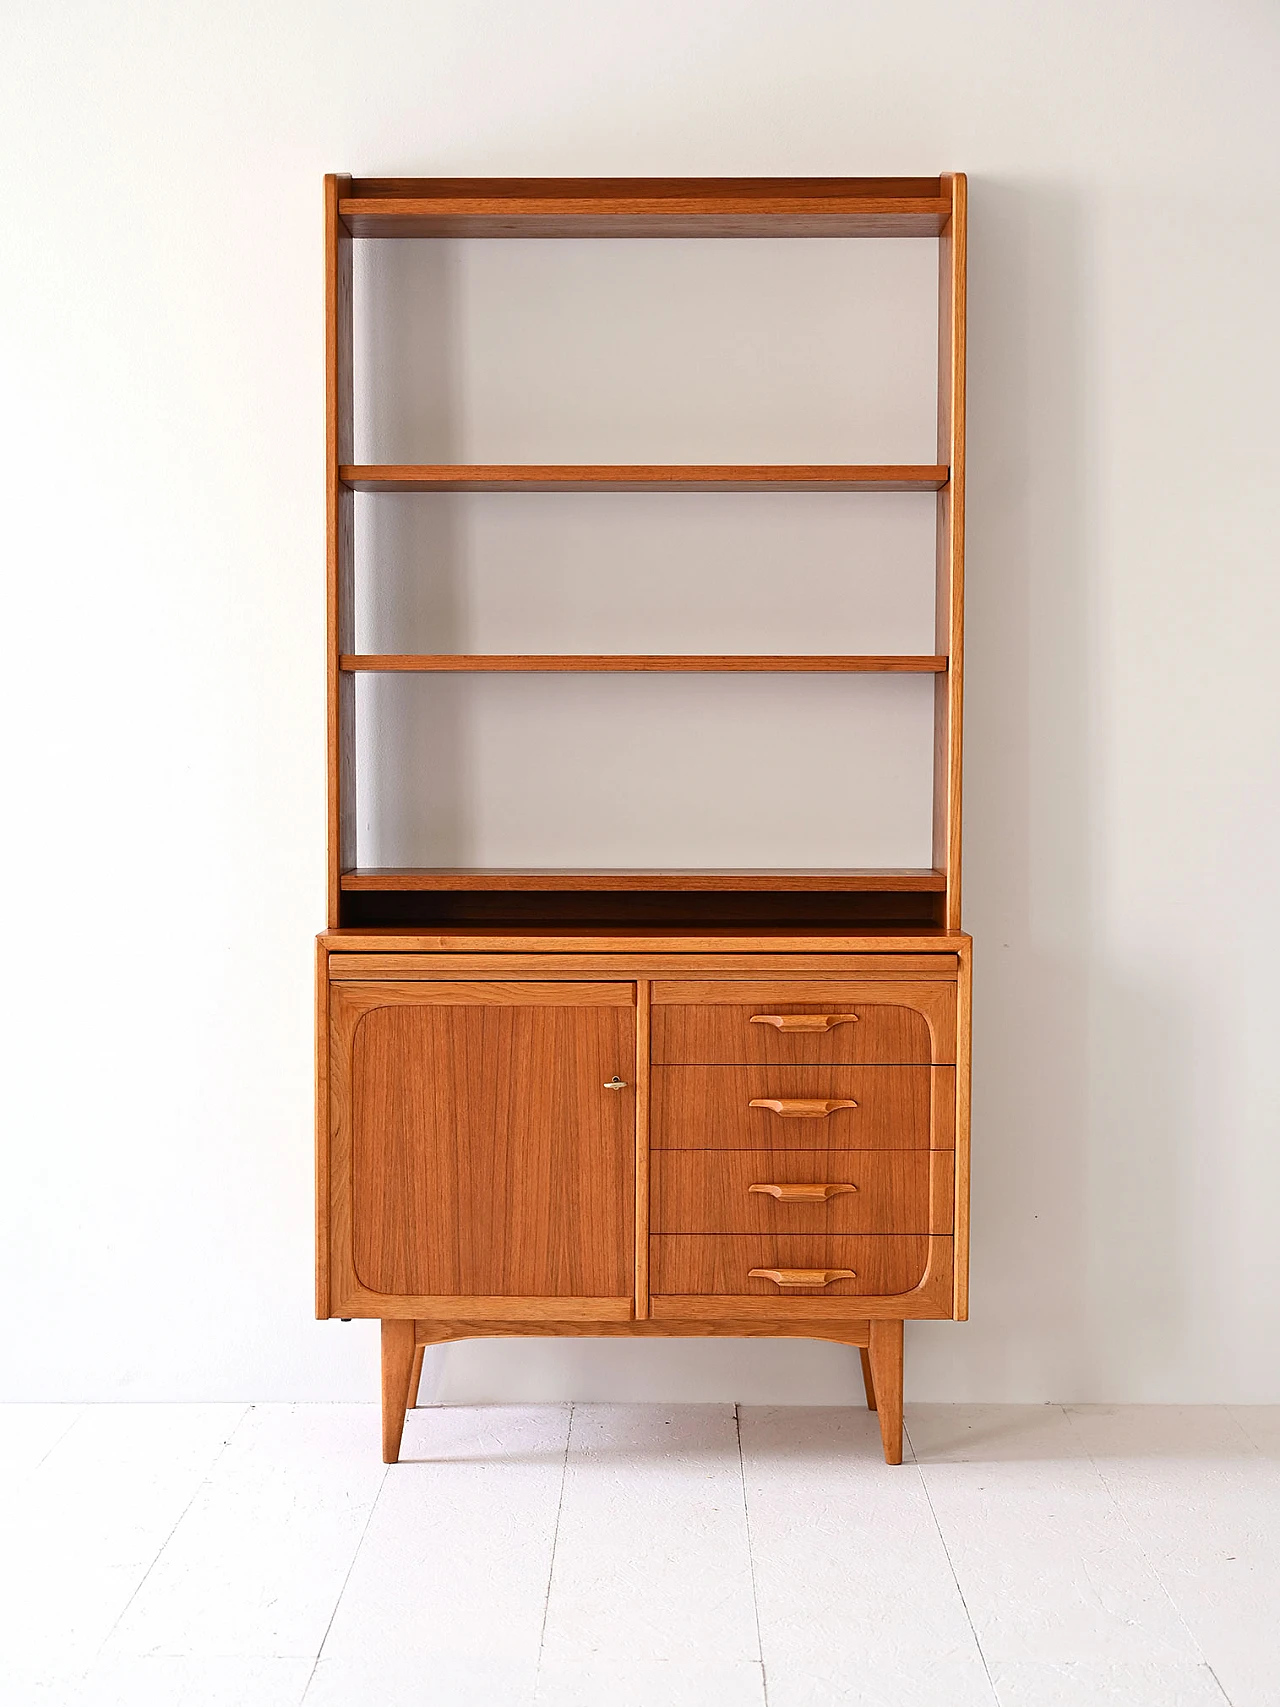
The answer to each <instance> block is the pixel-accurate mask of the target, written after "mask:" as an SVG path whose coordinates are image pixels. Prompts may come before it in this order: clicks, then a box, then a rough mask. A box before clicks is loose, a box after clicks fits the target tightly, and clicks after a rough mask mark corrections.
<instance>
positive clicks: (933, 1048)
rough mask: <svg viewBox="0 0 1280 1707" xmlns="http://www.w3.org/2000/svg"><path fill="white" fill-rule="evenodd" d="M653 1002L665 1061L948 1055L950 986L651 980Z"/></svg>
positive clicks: (951, 1046)
mask: <svg viewBox="0 0 1280 1707" xmlns="http://www.w3.org/2000/svg"><path fill="white" fill-rule="evenodd" d="M686 997H688V998H689V999H685V998H686ZM653 1004H654V1006H653V1059H654V1061H655V1062H660V1063H662V1064H664V1065H698V1064H707V1063H727V1064H733V1063H739V1064H744V1065H746V1064H750V1063H755V1062H760V1063H765V1062H769V1063H777V1064H778V1065H797V1066H798V1065H804V1064H813V1065H816V1064H818V1063H822V1062H832V1063H850V1064H854V1063H863V1062H875V1063H888V1064H894V1063H904V1062H905V1063H917V1062H918V1063H924V1064H928V1063H929V1062H931V1061H947V1062H954V1060H955V987H954V985H950V984H943V983H938V984H933V985H911V984H884V985H882V986H880V987H879V988H875V987H871V986H868V985H867V984H866V983H855V982H853V981H849V982H848V983H824V984H808V983H803V982H800V981H796V982H795V983H773V984H753V983H747V982H737V981H735V980H732V979H725V980H723V981H717V982H714V983H711V982H708V983H705V984H693V983H689V984H682V983H675V982H666V981H658V982H656V983H655V984H654V986H653Z"/></svg>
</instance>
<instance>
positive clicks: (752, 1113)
mask: <svg viewBox="0 0 1280 1707" xmlns="http://www.w3.org/2000/svg"><path fill="white" fill-rule="evenodd" d="M650 1097H651V1105H650V1137H649V1142H650V1145H651V1147H652V1148H653V1149H655V1150H915V1149H920V1150H927V1149H929V1148H930V1147H932V1148H933V1149H935V1150H951V1149H954V1148H955V1068H954V1067H655V1068H654V1069H653V1075H652V1080H651V1090H650Z"/></svg>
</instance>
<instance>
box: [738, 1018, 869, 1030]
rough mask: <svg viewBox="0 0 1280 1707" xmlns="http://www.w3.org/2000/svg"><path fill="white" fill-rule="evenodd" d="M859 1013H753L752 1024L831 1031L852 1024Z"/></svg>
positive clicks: (779, 1028) (782, 1028)
mask: <svg viewBox="0 0 1280 1707" xmlns="http://www.w3.org/2000/svg"><path fill="white" fill-rule="evenodd" d="M857 1017H858V1016H857V1014H752V1016H751V1023H752V1025H775V1026H777V1028H778V1030H779V1031H830V1030H832V1029H833V1027H835V1026H837V1025H851V1024H852V1023H853V1022H854V1020H856V1019H857Z"/></svg>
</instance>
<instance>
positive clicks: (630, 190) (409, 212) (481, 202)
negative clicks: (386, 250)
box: [338, 178, 952, 237]
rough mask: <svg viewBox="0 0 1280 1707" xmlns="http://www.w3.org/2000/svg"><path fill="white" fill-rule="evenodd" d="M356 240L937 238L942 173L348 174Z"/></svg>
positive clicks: (346, 211)
mask: <svg viewBox="0 0 1280 1707" xmlns="http://www.w3.org/2000/svg"><path fill="white" fill-rule="evenodd" d="M342 187H343V188H344V189H346V190H347V194H345V195H341V196H340V197H339V201H338V217H339V218H340V219H341V221H342V223H343V225H344V226H345V227H346V229H347V230H348V231H349V232H350V233H351V235H352V236H353V237H937V236H938V235H939V234H940V233H941V231H942V229H943V227H944V226H945V225H946V223H947V221H948V219H950V217H951V208H952V202H951V195H950V188H951V185H950V181H949V180H948V181H946V182H945V183H944V181H943V180H942V179H940V178H352V179H351V180H350V181H349V183H347V184H345V185H343V186H342Z"/></svg>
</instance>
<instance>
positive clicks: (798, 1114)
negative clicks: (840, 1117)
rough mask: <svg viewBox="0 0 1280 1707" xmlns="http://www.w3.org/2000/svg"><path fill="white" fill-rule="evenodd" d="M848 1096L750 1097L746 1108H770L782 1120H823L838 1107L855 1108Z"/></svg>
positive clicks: (855, 1105) (855, 1104)
mask: <svg viewBox="0 0 1280 1707" xmlns="http://www.w3.org/2000/svg"><path fill="white" fill-rule="evenodd" d="M857 1106H858V1105H857V1103H856V1102H854V1101H852V1099H851V1098H849V1097H826V1098H823V1097H752V1099H751V1101H750V1102H749V1103H748V1104H747V1107H748V1108H771V1109H772V1110H773V1112H774V1113H775V1114H780V1115H781V1116H782V1118H783V1119H784V1120H825V1119H826V1117H827V1115H829V1114H834V1113H835V1111H836V1110H837V1109H838V1108H857Z"/></svg>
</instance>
